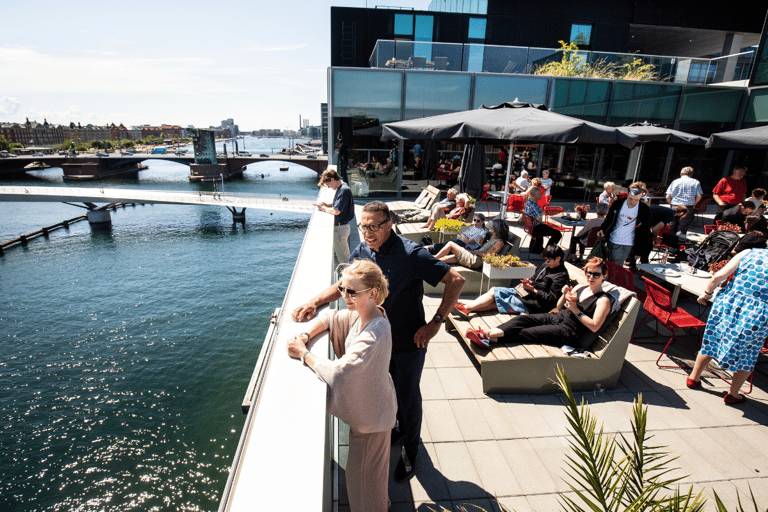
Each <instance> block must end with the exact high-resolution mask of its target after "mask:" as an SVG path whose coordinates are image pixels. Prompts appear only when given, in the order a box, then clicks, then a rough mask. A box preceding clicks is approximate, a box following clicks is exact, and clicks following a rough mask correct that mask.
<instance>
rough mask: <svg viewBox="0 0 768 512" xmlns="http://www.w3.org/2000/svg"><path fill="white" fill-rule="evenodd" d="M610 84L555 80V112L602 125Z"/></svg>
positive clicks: (600, 81)
mask: <svg viewBox="0 0 768 512" xmlns="http://www.w3.org/2000/svg"><path fill="white" fill-rule="evenodd" d="M610 86H611V84H610V82H608V81H605V80H585V79H574V78H571V79H568V78H557V79H555V87H554V94H555V97H554V103H553V105H554V107H553V110H554V111H555V112H559V113H560V114H565V115H569V116H573V117H578V118H580V119H584V120H587V121H593V122H595V123H604V122H605V116H606V114H607V111H608V97H609V94H610Z"/></svg>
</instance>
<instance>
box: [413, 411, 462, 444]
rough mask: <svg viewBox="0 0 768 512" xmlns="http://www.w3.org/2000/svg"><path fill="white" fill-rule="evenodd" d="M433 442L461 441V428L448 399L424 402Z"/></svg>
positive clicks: (425, 415)
mask: <svg viewBox="0 0 768 512" xmlns="http://www.w3.org/2000/svg"><path fill="white" fill-rule="evenodd" d="M422 406H423V409H424V417H425V418H426V420H427V425H428V426H429V434H430V437H431V438H432V442H433V443H442V442H447V441H461V440H462V435H461V429H460V428H459V424H458V423H457V422H456V418H455V417H454V416H453V411H452V410H451V406H450V405H449V403H448V400H430V401H428V402H424V403H423V404H422Z"/></svg>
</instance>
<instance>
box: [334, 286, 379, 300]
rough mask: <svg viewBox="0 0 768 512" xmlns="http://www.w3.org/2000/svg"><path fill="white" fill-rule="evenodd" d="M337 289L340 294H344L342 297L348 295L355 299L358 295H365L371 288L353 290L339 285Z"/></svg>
mask: <svg viewBox="0 0 768 512" xmlns="http://www.w3.org/2000/svg"><path fill="white" fill-rule="evenodd" d="M336 289H337V290H339V293H340V294H342V295H347V296H349V297H355V296H357V294H358V293H363V292H365V291H368V290H370V289H371V288H364V289H362V290H353V289H352V288H344V287H343V286H341V285H338V286H337V287H336Z"/></svg>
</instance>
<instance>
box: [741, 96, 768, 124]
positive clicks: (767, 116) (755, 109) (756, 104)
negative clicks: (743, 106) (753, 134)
mask: <svg viewBox="0 0 768 512" xmlns="http://www.w3.org/2000/svg"><path fill="white" fill-rule="evenodd" d="M767 122H768V89H752V94H751V95H750V97H749V102H748V103H747V112H746V113H745V115H744V125H743V128H751V127H752V125H753V124H754V125H755V126H757V125H758V124H765V123H767Z"/></svg>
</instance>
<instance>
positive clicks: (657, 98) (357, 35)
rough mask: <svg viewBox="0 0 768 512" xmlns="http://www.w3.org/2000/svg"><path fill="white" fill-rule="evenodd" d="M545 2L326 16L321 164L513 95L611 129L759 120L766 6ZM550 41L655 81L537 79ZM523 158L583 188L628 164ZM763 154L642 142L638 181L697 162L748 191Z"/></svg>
mask: <svg viewBox="0 0 768 512" xmlns="http://www.w3.org/2000/svg"><path fill="white" fill-rule="evenodd" d="M543 4H544V5H542V2H538V3H536V9H535V12H534V9H533V8H532V6H531V5H530V4H529V3H524V2H518V1H500V0H499V1H495V0H487V1H469V0H464V1H461V0H453V1H452V0H443V1H441V0H434V1H433V2H432V3H431V4H430V7H429V8H430V10H428V11H410V10H402V9H357V8H339V7H333V8H331V55H332V56H331V68H330V69H329V71H328V104H329V117H330V121H331V122H330V123H329V130H330V137H329V144H330V145H331V147H329V148H328V149H329V151H328V152H329V154H333V155H335V157H337V158H338V157H339V155H341V159H340V161H338V162H337V163H340V164H341V163H342V161H341V160H343V164H344V165H346V166H347V168H348V169H351V168H353V164H354V163H355V161H356V160H360V161H367V159H368V158H369V157H370V155H371V153H372V152H371V151H369V150H376V149H379V150H381V155H382V157H383V156H384V152H385V151H388V150H389V149H390V148H391V144H389V143H384V142H382V141H380V140H379V139H378V137H376V136H358V135H355V132H356V131H357V130H358V129H360V128H365V127H373V126H377V125H380V124H383V123H386V122H391V121H398V120H403V119H412V118H417V117H426V116H431V115H436V114H443V113H447V112H455V111H460V110H467V109H473V108H478V107H480V106H481V105H495V104H499V103H502V102H505V101H513V100H516V99H517V100H520V101H524V102H531V103H542V104H545V105H547V106H548V107H549V108H550V109H551V110H554V111H556V112H560V113H563V114H567V115H570V116H574V117H578V118H582V119H586V120H589V121H594V122H597V123H602V124H607V125H612V126H621V125H625V124H630V123H635V122H644V121H647V122H649V123H653V124H658V125H663V126H666V127H670V128H675V129H678V130H682V131H687V132H691V133H695V134H698V135H702V136H709V135H710V134H711V133H714V132H720V131H728V130H733V129H738V128H747V127H752V126H757V125H762V124H768V49H766V47H765V40H766V29H765V28H764V26H763V25H764V21H765V19H766V7H765V6H762V7H758V6H754V5H752V4H751V3H750V4H749V6H748V5H747V4H746V3H744V2H740V4H744V5H743V6H742V7H738V8H736V7H735V6H733V5H730V6H727V7H726V6H723V5H721V3H719V2H714V1H710V0H701V1H698V2H689V1H688V0H684V1H682V2H676V3H674V5H672V7H669V5H670V4H668V3H662V2H659V1H647V0H637V1H628V0H621V1H611V2H608V1H606V2H596V3H594V4H590V7H589V9H590V10H589V12H581V9H582V6H580V7H579V12H576V11H575V10H574V9H575V7H574V5H573V3H572V2H565V1H561V0H543ZM688 4H690V5H688ZM745 10H747V11H750V12H749V15H746V14H747V13H746V12H745ZM529 11H530V12H529ZM551 13H557V14H551ZM558 41H564V42H566V43H567V42H574V43H576V44H577V45H578V51H577V52H575V53H574V52H572V53H570V54H566V57H569V58H571V59H572V60H576V61H577V62H580V63H582V64H592V65H594V67H598V68H599V67H600V66H603V65H606V64H613V65H615V66H617V67H621V66H627V65H629V66H630V67H635V68H636V67H638V66H643V65H647V66H651V69H652V70H653V73H654V75H655V76H654V77H653V80H650V81H647V80H646V81H635V80H617V79H609V78H582V77H569V76H545V75H541V74H536V71H537V68H540V67H541V66H543V65H546V64H547V63H551V62H555V63H560V62H562V61H563V58H564V52H563V51H562V50H559V49H557V48H559V46H560V44H559V43H558ZM651 52H652V53H651ZM414 143H415V141H414ZM412 144H413V143H411V145H412ZM487 150H488V151H489V155H490V154H491V152H492V151H493V148H490V147H489V148H487ZM531 150H532V151H533V152H534V154H535V157H534V158H535V159H536V160H537V161H538V163H539V164H540V168H550V169H553V170H554V171H555V172H559V173H563V174H567V175H570V176H574V175H575V176H578V177H579V178H580V180H581V182H582V183H585V182H588V181H590V182H597V183H599V182H602V181H607V180H611V181H616V182H618V183H624V182H627V181H628V180H631V178H632V171H633V169H634V158H635V156H636V152H635V153H632V152H631V151H628V150H624V149H616V148H583V147H569V148H565V149H561V148H559V147H548V146H546V145H542V146H538V147H535V148H531ZM334 151H335V153H334ZM374 153H375V151H374ZM765 153H766V152H765V151H742V152H730V151H706V150H703V149H692V148H685V147H683V148H669V147H666V146H660V145H654V144H647V145H646V147H645V149H644V151H643V158H642V162H641V172H640V178H641V179H642V180H643V181H646V183H648V184H649V185H651V186H660V185H664V184H666V183H668V182H669V181H670V180H671V179H674V178H675V177H677V175H678V171H679V169H680V168H682V167H684V166H686V165H692V166H693V167H694V168H695V169H696V173H697V177H698V178H699V179H700V180H701V181H702V184H703V186H704V187H705V189H709V190H711V188H712V186H714V184H715V183H716V182H717V180H719V179H720V177H722V176H723V175H724V174H727V173H728V172H729V170H730V168H731V167H732V166H733V165H735V164H736V163H743V164H746V165H747V166H748V167H749V173H748V181H749V186H750V188H753V187H756V186H763V187H765V186H766V185H768V167H767V166H768V161H767V160H766V154H765ZM489 158H490V156H489ZM405 162H406V164H407V163H408V162H409V159H408V155H407V154H406V159H405ZM489 163H492V162H490V161H489Z"/></svg>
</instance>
